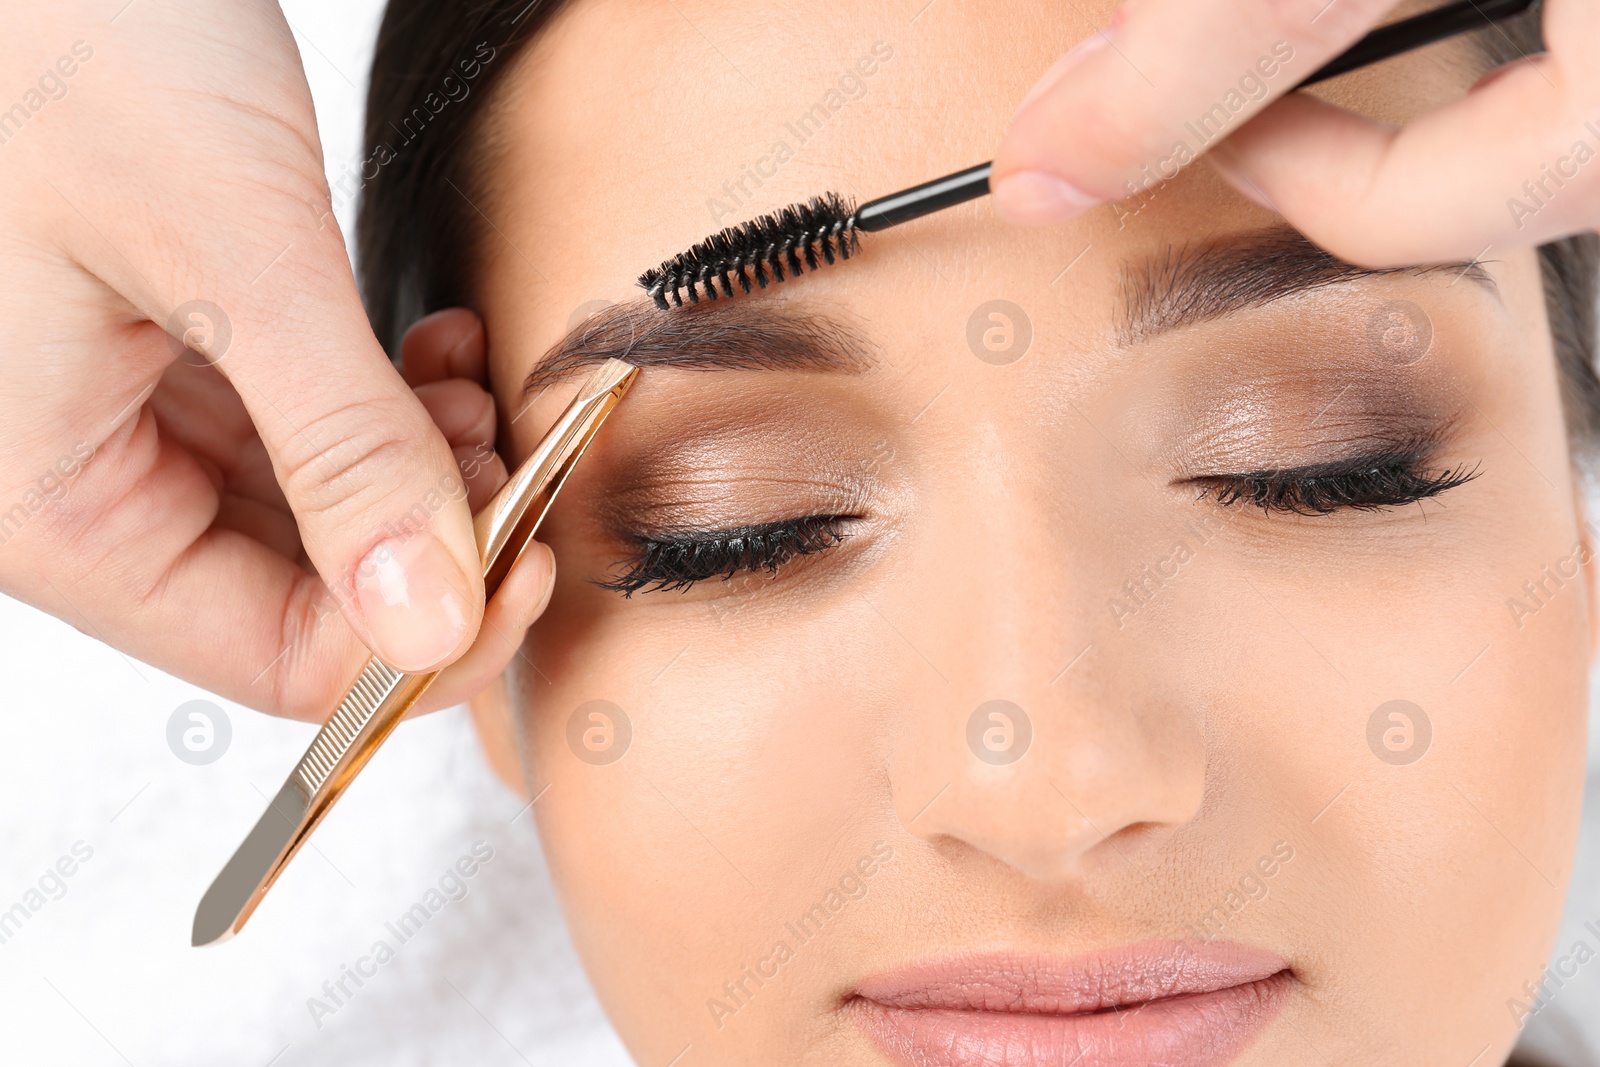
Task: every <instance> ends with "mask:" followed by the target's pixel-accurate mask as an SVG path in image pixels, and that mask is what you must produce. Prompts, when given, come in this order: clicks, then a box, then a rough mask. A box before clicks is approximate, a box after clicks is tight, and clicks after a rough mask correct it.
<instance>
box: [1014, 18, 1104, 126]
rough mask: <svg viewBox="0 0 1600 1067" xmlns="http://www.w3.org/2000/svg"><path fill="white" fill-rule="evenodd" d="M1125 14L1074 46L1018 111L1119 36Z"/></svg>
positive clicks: (1041, 80)
mask: <svg viewBox="0 0 1600 1067" xmlns="http://www.w3.org/2000/svg"><path fill="white" fill-rule="evenodd" d="M1122 20H1123V14H1122V12H1121V11H1120V10H1119V11H1118V12H1117V13H1116V15H1114V16H1112V19H1111V22H1110V24H1109V25H1107V26H1106V28H1105V29H1103V30H1096V31H1095V32H1093V33H1091V34H1090V35H1089V36H1087V37H1085V38H1084V39H1083V40H1081V41H1079V42H1078V43H1077V44H1075V45H1073V46H1072V47H1071V48H1069V49H1068V50H1067V51H1066V52H1063V53H1062V54H1061V57H1060V58H1059V59H1057V60H1056V61H1055V62H1054V63H1052V64H1050V69H1049V70H1047V71H1045V72H1044V76H1043V77H1041V78H1040V79H1039V80H1038V81H1037V82H1035V83H1034V85H1033V88H1032V89H1029V90H1028V95H1027V96H1025V97H1023V98H1022V103H1020V104H1018V105H1017V110H1018V111H1022V110H1023V109H1024V108H1026V107H1027V106H1028V105H1029V104H1031V103H1033V102H1034V101H1035V100H1037V99H1038V98H1039V97H1041V96H1043V95H1044V94H1045V93H1047V92H1049V91H1050V90H1051V89H1052V88H1054V87H1055V85H1056V83H1057V82H1059V81H1060V80H1061V79H1062V78H1064V77H1066V76H1067V72H1068V71H1070V70H1072V68H1074V67H1076V66H1077V65H1078V64H1079V63H1082V62H1083V61H1084V60H1085V59H1088V58H1089V57H1090V56H1092V55H1094V54H1095V53H1096V52H1098V51H1100V50H1101V49H1102V48H1105V47H1106V46H1107V45H1109V44H1110V43H1111V39H1112V38H1113V37H1115V36H1116V35H1117V30H1118V29H1120V28H1121V27H1122Z"/></svg>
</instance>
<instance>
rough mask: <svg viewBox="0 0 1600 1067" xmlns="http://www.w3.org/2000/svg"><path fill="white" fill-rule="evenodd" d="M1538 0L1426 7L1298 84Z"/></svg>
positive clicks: (1477, 25) (1466, 0)
mask: <svg viewBox="0 0 1600 1067" xmlns="http://www.w3.org/2000/svg"><path fill="white" fill-rule="evenodd" d="M1534 3H1535V0H1460V2H1459V3H1454V4H1446V5H1445V6H1444V7H1441V8H1436V9H1434V10H1433V11H1425V12H1423V13H1422V14H1420V15H1413V16H1412V17H1410V18H1408V19H1401V20H1400V21H1399V22H1393V23H1390V24H1389V25H1387V26H1383V27H1380V28H1378V29H1376V30H1373V31H1372V32H1371V33H1369V34H1367V35H1366V36H1365V37H1363V38H1361V40H1359V41H1357V42H1356V43H1355V44H1353V45H1351V46H1350V47H1349V48H1347V49H1345V50H1344V51H1343V52H1342V53H1340V54H1339V55H1337V56H1335V57H1334V58H1332V59H1330V60H1329V61H1328V62H1326V63H1324V64H1323V65H1322V66H1320V67H1318V68H1317V69H1316V70H1315V71H1314V72H1313V73H1312V74H1311V76H1310V77H1309V78H1307V79H1306V80H1305V81H1303V82H1301V83H1300V84H1298V85H1296V86H1295V88H1296V89H1304V88H1305V87H1306V86H1308V85H1315V84H1316V83H1317V82H1320V81H1327V80H1328V79H1329V78H1336V77H1338V76H1339V75H1341V74H1348V73H1349V72H1350V71H1352V70H1355V69H1357V68H1358V67H1364V66H1366V65H1367V64H1369V63H1376V62H1378V61H1379V60H1382V59H1390V58H1393V57H1394V56H1397V55H1400V54H1401V53H1402V52H1409V51H1411V50H1412V49H1413V48H1421V47H1422V46H1423V45H1425V44H1433V43H1434V42H1436V41H1442V40H1444V39H1445V38H1446V37H1454V36H1455V35H1456V34H1458V33H1466V32H1467V31H1468V30H1477V29H1482V28H1483V27H1484V26H1486V25H1488V24H1489V23H1490V22H1498V21H1499V20H1501V19H1508V18H1510V17H1511V16H1513V15H1520V14H1522V13H1523V12H1524V11H1526V10H1528V8H1530V7H1532V6H1533V5H1534Z"/></svg>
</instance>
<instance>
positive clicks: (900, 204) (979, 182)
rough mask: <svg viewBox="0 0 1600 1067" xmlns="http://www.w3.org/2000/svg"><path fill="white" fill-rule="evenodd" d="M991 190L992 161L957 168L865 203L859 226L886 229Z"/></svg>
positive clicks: (868, 229)
mask: <svg viewBox="0 0 1600 1067" xmlns="http://www.w3.org/2000/svg"><path fill="white" fill-rule="evenodd" d="M988 191H989V164H988V163H979V164H978V165H977V166H976V167H968V168H967V169H966V170H958V171H956V172H955V173H954V174H946V175H945V176H944V177H943V178H935V179H934V180H933V181H931V182H923V183H922V184H921V185H914V186H912V187H911V188H910V189H902V190H900V191H899V192H898V193H890V194H889V195H888V196H880V197H879V198H878V199H876V200H873V201H870V202H868V203H865V204H862V205H861V207H860V209H859V210H857V211H856V227H857V228H858V229H860V230H862V231H864V232H866V233H874V232H876V231H878V230H886V229H888V228H889V227H890V226H898V225H899V224H900V223H902V222H910V221H911V220H912V219H920V218H921V217H922V216H924V215H928V214H931V213H933V212H935V211H943V210H944V209H945V208H947V207H953V206H954V205H956V204H964V203H966V202H967V201H968V200H976V199H977V198H978V197H980V196H983V195H984V194H985V193H987V192H988Z"/></svg>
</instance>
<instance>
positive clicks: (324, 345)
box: [206, 226, 484, 671]
mask: <svg viewBox="0 0 1600 1067" xmlns="http://www.w3.org/2000/svg"><path fill="white" fill-rule="evenodd" d="M308 280H310V281H312V282H314V284H306V282H307V281H308ZM222 305H223V307H225V308H228V309H230V310H227V311H226V312H224V314H225V315H226V319H225V320H224V321H225V323H226V325H227V327H228V328H230V329H231V334H232V336H231V338H227V339H224V338H222V337H220V336H215V335H214V336H213V337H212V338H210V341H211V342H212V343H213V344H216V343H217V342H224V341H225V343H224V345H223V348H222V349H221V350H220V351H208V352H207V353H206V354H207V356H208V358H211V359H212V360H213V361H214V362H215V364H216V366H217V369H218V370H220V371H221V372H222V373H223V374H224V375H225V376H226V377H227V378H228V380H229V381H230V382H232V383H233V386H234V388H235V389H237V390H238V392H239V396H240V397H241V399H242V400H243V402H244V405H245V408H246V409H247V410H248V412H249V414H250V417H251V420H252V421H253V422H254V424H255V426H256V430H257V432H258V433H259V434H260V436H261V440H262V443H263V444H264V445H265V446H266V450H267V453H268V455H269V456H270V457H271V460H272V465H273V470H274V472H275V473H276V475H277V479H278V482H279V484H280V485H281V486H282V487H283V491H284V495H285V497H286V498H287V500H288V503H289V506H290V508H291V509H292V510H293V511H294V514H295V518H296V520H297V521H298V523H299V526H300V534H301V540H302V542H303V544H304V546H305V549H306V553H307V555H308V556H309V557H310V558H311V561H312V563H313V564H315V566H316V568H317V570H318V572H319V573H320V574H321V575H322V577H323V580H324V582H325V583H326V584H327V586H328V588H329V590H330V591H331V592H332V593H333V595H334V596H335V598H336V599H337V600H338V602H339V605H340V607H341V609H342V610H343V612H344V615H345V617H346V618H347V619H348V620H349V621H350V623H351V625H352V626H354V627H355V629H356V632H357V633H359V634H361V635H362V636H363V639H364V640H365V641H366V642H367V644H368V645H369V646H370V647H371V648H372V649H373V650H374V651H375V652H377V653H378V655H379V656H380V657H381V658H382V659H383V660H384V661H385V662H387V663H388V664H390V665H391V666H393V667H395V668H397V669H400V670H405V671H422V670H431V669H434V668H437V667H441V666H443V665H444V664H446V663H448V662H450V661H452V660H454V659H455V658H456V657H457V656H458V655H460V654H461V653H462V652H464V651H466V649H467V648H468V646H470V644H471V643H472V639H473V638H474V637H475V636H476V634H477V630H478V625H479V622H480V620H481V619H482V616H483V602H484V596H483V578H482V573H481V568H480V566H479V562H478V551H477V547H476V542H475V541H474V538H473V533H472V519H471V515H470V513H469V511H468V508H467V503H466V499H467V496H466V486H465V484H464V482H463V481H462V478H461V476H460V473H459V471H458V470H457V468H456V462H455V458H454V456H453V455H452V453H451V450H450V446H449V444H448V443H447V442H446V441H445V439H444V437H443V435H442V434H441V433H440V432H439V430H438V428H437V427H436V426H435V425H434V422H433V420H432V419H431V418H430V417H429V416H428V413H427V411H426V410H425V409H424V408H423V406H422V404H421V403H420V402H419V401H418V400H417V398H416V396H415V394H414V393H413V392H412V391H411V390H410V389H409V388H408V387H407V386H406V384H405V382H404V381H403V380H402V379H401V377H400V374H399V373H398V372H397V371H396V370H395V368H394V367H393V365H392V364H390V362H389V360H388V358H387V357H386V356H385V355H384V352H383V350H382V348H381V346H379V344H378V342H377V339H376V338H375V337H374V336H373V334H372V330H371V327H370V326H369V325H368V322H367V318H366V314H365V312H364V310H363V309H362V305H361V300H360V297H359V295H358V292H357V290H356V286H355V279H354V277H353V275H352V274H351V271H350V267H349V262H348V259H347V258H346V255H345V251H344V245H343V242H342V240H340V239H339V237H338V234H337V230H336V229H334V228H332V227H331V226H329V227H319V228H318V229H317V230H315V231H312V232H311V233H309V234H307V233H306V232H305V230H300V231H299V233H298V235H297V236H296V238H295V240H294V241H292V242H291V243H290V245H289V247H288V248H287V249H286V250H285V251H284V252H283V254H282V256H281V257H280V258H279V259H278V261H277V262H276V263H275V264H274V265H273V266H272V267H271V268H270V269H269V271H268V273H267V274H266V275H264V276H262V277H261V278H260V279H259V280H257V281H255V282H254V283H253V284H250V285H249V286H248V287H247V288H245V289H241V290H235V291H234V292H233V294H232V296H231V297H229V296H226V295H225V296H223V297H222Z"/></svg>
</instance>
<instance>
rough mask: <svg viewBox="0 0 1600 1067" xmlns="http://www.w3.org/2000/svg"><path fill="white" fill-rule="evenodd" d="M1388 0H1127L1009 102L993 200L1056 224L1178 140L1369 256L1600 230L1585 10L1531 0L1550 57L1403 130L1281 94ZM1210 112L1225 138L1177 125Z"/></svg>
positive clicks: (1112, 191)
mask: <svg viewBox="0 0 1600 1067" xmlns="http://www.w3.org/2000/svg"><path fill="white" fill-rule="evenodd" d="M1392 7H1393V0H1334V2H1332V3H1329V2H1328V0H1287V2H1286V0H1130V2H1129V3H1127V4H1126V5H1124V7H1123V8H1122V9H1121V11H1119V12H1118V14H1117V16H1116V17H1115V18H1114V19H1113V20H1112V22H1111V24H1110V26H1108V27H1107V28H1106V29H1105V30H1103V31H1101V32H1098V33H1094V34H1091V35H1090V36H1089V37H1088V38H1087V39H1086V40H1085V41H1084V43H1083V44H1082V45H1080V46H1079V47H1078V48H1077V49H1075V50H1074V51H1073V52H1069V53H1068V54H1067V55H1065V56H1063V57H1062V58H1061V59H1060V60H1058V61H1057V63H1056V64H1055V66H1053V67H1052V68H1051V69H1050V70H1049V71H1048V72H1047V73H1046V74H1045V76H1044V78H1043V79H1042V80H1041V81H1040V82H1039V84H1038V85H1037V86H1035V88H1034V89H1033V91H1032V93H1031V94H1030V95H1029V97H1028V98H1027V99H1026V100H1025V101H1024V103H1023V105H1022V107H1021V109H1020V110H1019V112H1018V113H1017V116H1016V118H1015V119H1014V121H1013V123H1012V127H1011V130H1010V132H1009V133H1008V134H1007V136H1006V139H1005V142H1004V144H1003V145H1002V146H1001V148H1000V151H999V152H998V153H997V154H996V156H995V161H994V172H993V188H994V195H993V199H994V207H995V210H996V211H997V212H998V213H999V214H1000V215H1001V216H1002V217H1003V218H1006V219H1008V220H1010V221H1012V222H1017V223H1024V224H1039V223H1046V222H1055V221H1059V220H1061V219H1065V218H1069V217H1071V216H1073V215H1076V214H1078V213H1079V212H1081V211H1083V210H1085V209H1086V208H1088V207H1090V206H1092V205H1094V204H1096V203H1100V202H1103V201H1108V200H1118V199H1121V198H1123V197H1125V196H1128V195H1129V193H1130V191H1131V190H1132V189H1138V190H1143V189H1145V188H1147V187H1148V186H1149V184H1150V178H1149V177H1147V174H1149V175H1156V174H1164V175H1165V176H1168V177H1170V176H1171V172H1172V171H1173V170H1174V169H1175V164H1176V163H1179V162H1182V156H1183V152H1182V151H1179V150H1178V146H1179V145H1180V144H1181V145H1184V146H1187V150H1188V151H1192V152H1196V153H1198V152H1200V151H1204V150H1205V149H1206V148H1210V149H1211V151H1210V154H1209V158H1210V159H1211V161H1212V162H1213V163H1214V164H1215V165H1216V166H1217V168H1218V169H1219V170H1220V171H1221V172H1222V173H1223V174H1224V175H1226V176H1227V177H1228V179H1229V180H1230V181H1232V182H1233V184H1234V185H1235V186H1236V187H1238V189H1239V190H1240V191H1241V192H1242V193H1244V194H1245V195H1247V196H1250V197H1252V198H1253V199H1256V200H1257V201H1263V202H1267V203H1269V205H1270V206H1272V207H1274V208H1275V209H1276V210H1277V211H1279V212H1280V213H1281V214H1282V215H1283V216H1284V217H1285V218H1286V219H1287V220H1288V222H1289V223H1290V224H1291V225H1293V226H1294V227H1295V228H1296V229H1298V230H1300V231H1301V232H1302V233H1304V234H1305V235H1306V236H1307V237H1309V238H1311V240H1313V241H1315V242H1316V243H1317V244H1319V245H1322V246H1323V247H1324V248H1327V249H1328V250H1329V251H1331V252H1333V253H1334V254H1336V255H1338V256H1340V257H1342V258H1344V259H1346V260H1349V261H1352V262H1356V263H1361V264H1365V265H1368V266H1386V265H1396V264H1408V263H1424V262H1431V261H1438V260H1443V259H1454V258H1459V259H1470V258H1472V257H1474V256H1478V255H1480V254H1482V252H1483V251H1484V249H1485V246H1489V245H1493V246H1494V247H1497V248H1504V247H1511V246H1519V245H1528V244H1535V243H1539V242H1544V241H1549V240H1553V239H1555V238H1558V237H1563V236H1566V235H1568V234H1572V233H1575V232H1578V231H1580V230H1586V229H1593V228H1595V227H1596V226H1597V225H1600V159H1597V158H1596V156H1597V155H1600V63H1596V62H1595V48H1596V47H1597V46H1600V2H1596V0H1545V3H1544V5H1543V7H1544V15H1543V19H1544V35H1545V40H1546V44H1547V46H1548V48H1549V51H1548V52H1547V53H1544V54H1540V55H1536V56H1532V57H1529V58H1528V59H1525V60H1521V61H1518V62H1516V63H1512V64H1510V65H1508V66H1506V67H1504V68H1501V69H1500V70H1498V71H1496V72H1495V73H1494V75H1492V76H1491V77H1489V78H1486V79H1484V81H1483V82H1481V83H1480V84H1479V85H1478V86H1477V87H1475V88H1474V89H1473V91H1472V92H1471V93H1470V94H1469V95H1468V96H1467V97H1466V98H1464V99H1462V100H1459V101H1457V102H1454V103H1451V104H1448V105H1446V106H1444V107H1441V108H1438V109H1436V110H1433V111H1430V112H1428V113H1427V114H1426V115H1423V116H1422V117H1420V118H1418V119H1417V120H1416V121H1415V122H1413V123H1411V124H1410V125H1409V126H1407V127H1405V128H1404V129H1396V128H1393V127H1390V126H1384V125H1381V124H1378V123H1375V122H1372V121H1370V120H1368V119H1365V118H1362V117H1359V116H1357V115H1354V114H1352V113H1351V112H1348V111H1345V110H1342V109H1340V108H1336V107H1333V106H1330V105H1328V104H1325V103H1322V102H1320V101H1318V100H1316V99H1314V98H1312V97H1311V96H1309V95H1307V94H1305V93H1294V94H1290V95H1288V96H1283V95H1282V94H1284V93H1285V92H1286V91H1287V90H1288V89H1289V88H1290V87H1291V86H1293V84H1294V83H1295V82H1296V81H1298V80H1299V79H1300V78H1303V77H1305V76H1306V75H1307V74H1309V73H1311V72H1312V71H1313V70H1315V69H1316V68H1317V67H1319V66H1321V65H1322V64H1323V63H1324V62H1325V61H1327V60H1329V59H1331V58H1333V57H1334V56H1335V55H1337V54H1338V53H1339V52H1341V51H1343V50H1344V49H1345V48H1346V47H1348V46H1349V45H1350V44H1351V43H1352V42H1354V41H1355V40H1356V39H1357V38H1358V37H1360V36H1361V35H1362V34H1363V33H1365V32H1366V31H1367V30H1369V29H1371V28H1372V27H1373V25H1374V24H1375V23H1377V22H1378V20H1379V19H1380V18H1381V17H1382V16H1383V15H1384V14H1385V12H1387V11H1388V10H1389V9H1390V8H1392ZM1286 52H1290V53H1291V54H1292V58H1291V59H1290V60H1289V61H1288V62H1283V57H1284V54H1285V53H1286ZM1269 72H1270V73H1269ZM1262 86H1264V90H1262V89H1261V87H1262ZM1252 92H1254V93H1255V95H1257V96H1259V99H1255V100H1251V99H1250V95H1251V93H1252ZM1275 97H1281V99H1277V100H1276V102H1274V98H1275ZM1218 105H1221V106H1222V107H1224V108H1225V109H1227V108H1229V106H1230V105H1239V106H1238V110H1237V111H1236V112H1233V117H1232V119H1231V120H1230V122H1229V123H1228V125H1227V126H1226V129H1227V131H1229V136H1227V139H1226V140H1220V141H1216V142H1213V143H1211V144H1205V143H1202V141H1201V139H1200V138H1199V137H1197V136H1196V134H1195V133H1194V130H1193V129H1192V128H1191V124H1194V123H1195V122H1196V121H1197V120H1198V119H1199V118H1200V117H1201V116H1203V115H1206V114H1207V113H1208V112H1211V111H1212V109H1213V108H1214V107H1216V106H1218ZM1224 113H1225V114H1226V113H1227V111H1225V112H1224ZM1252 116H1254V118H1252ZM1146 166H1148V168H1149V170H1148V171H1145V170H1144V169H1143V168H1145V167H1146ZM1550 172H1556V174H1557V180H1559V181H1560V182H1561V184H1560V185H1558V184H1557V182H1556V181H1555V180H1551V179H1549V178H1546V177H1545V175H1546V174H1547V173H1550ZM1130 182H1131V183H1133V184H1132V186H1131V187H1130V186H1129V184H1128V183H1130ZM1526 182H1531V183H1533V185H1532V186H1531V187H1530V186H1525V185H1524V183H1526ZM1530 188H1531V189H1532V192H1531V193H1530V191H1529V190H1530ZM1513 199H1514V200H1520V201H1521V202H1522V208H1521V209H1518V208H1516V207H1515V206H1514V204H1513V203H1512V200H1513Z"/></svg>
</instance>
